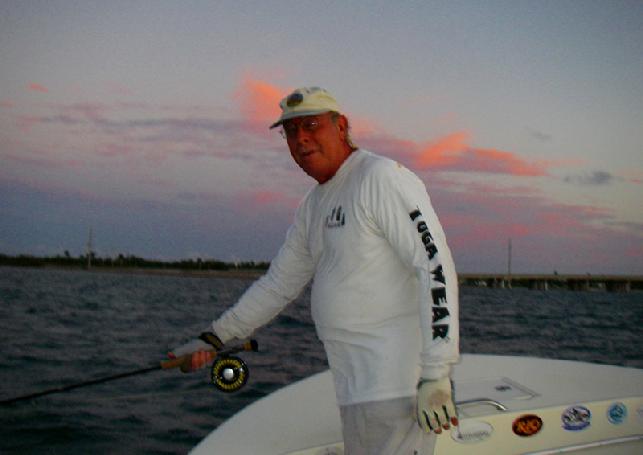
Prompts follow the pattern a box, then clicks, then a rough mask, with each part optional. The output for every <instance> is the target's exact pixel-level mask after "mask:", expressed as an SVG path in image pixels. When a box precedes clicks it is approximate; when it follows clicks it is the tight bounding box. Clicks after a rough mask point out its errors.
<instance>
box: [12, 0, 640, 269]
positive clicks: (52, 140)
mask: <svg viewBox="0 0 643 455" xmlns="http://www.w3.org/2000/svg"><path fill="white" fill-rule="evenodd" d="M641 43H643V2H641V1H619V0H611V1H592V0H583V1H566V0H560V1H544V0H543V1H485V2H479V1H473V0H472V1H458V0H451V1H399V2H390V1H365V0H364V1H342V2H340V1H337V2H335V1H321V0H317V1H314V2H309V1H297V2H291V1H288V2H286V1H283V2H281V1H238V0H237V1H216V2H214V1H180V2H179V1H163V0H154V1H111V0H110V1H108V2H105V1H89V0H84V1H58V0H50V1H30V0H4V1H2V2H0V253H4V254H11V255H17V254H32V255H58V254H60V255H62V254H64V252H65V251H69V252H70V253H71V254H72V255H80V254H84V251H85V248H86V244H87V241H88V235H89V231H90V229H91V230H92V232H93V246H94V250H95V251H96V253H97V254H98V255H99V256H103V257H105V256H110V257H116V256H118V255H119V254H124V255H130V254H132V255H136V256H140V257H145V258H150V259H152V258H154V259H162V260H171V259H183V258H193V259H196V258H203V259H218V260H224V261H239V260H243V261H246V260H248V261H251V260H256V261H264V260H270V259H271V258H272V257H273V256H274V255H275V254H276V252H277V251H278V249H279V247H280V245H281V243H282V242H283V239H284V237H285V232H286V230H287V228H288V226H289V225H290V223H291V222H292V219H293V215H294V212H295V210H296V207H297V205H298V203H299V201H300V200H301V198H302V197H303V196H304V195H305V193H306V192H307V191H308V189H309V188H310V187H311V186H313V185H314V184H315V182H314V181H313V180H312V179H311V178H310V177H308V176H307V175H305V174H304V173H303V172H302V171H301V170H300V169H299V168H298V167H297V165H296V164H295V163H294V162H292V159H291V158H290V155H289V153H288V150H287V147H286V144H285V142H284V140H283V138H282V137H281V136H280V135H279V134H278V132H277V131H275V130H269V129H268V126H269V125H270V124H271V123H272V122H273V121H274V120H276V118H277V117H278V116H279V108H278V102H279V100H280V99H281V98H282V97H283V96H285V95H287V94H288V93H289V92H290V91H291V90H293V89H294V88H297V87H300V86H321V87H324V88H326V89H327V90H329V91H330V92H331V93H332V94H333V95H334V96H335V97H336V98H337V100H338V102H339V104H340V106H341V107H342V111H343V113H344V114H346V115H347V116H348V118H349V120H350V122H351V128H352V135H353V138H354V140H355V142H356V143H357V144H358V145H359V146H360V147H363V148H365V149H367V150H370V151H372V152H375V153H378V154H382V155H385V156H388V157H390V158H393V159H395V160H397V161H399V162H400V163H402V164H403V165H405V166H407V167H409V168H410V169H411V170H413V171H414V172H415V173H416V174H417V175H418V176H419V177H420V178H421V179H422V180H423V181H424V183H425V184H426V187H427V190H428V192H429V194H430V197H431V200H432V203H433V205H434V207H435V209H436V211H437V213H438V216H439V217H440V220H441V222H442V224H443V226H444V229H445V232H446V235H447V241H448V243H449V246H450V248H451V250H452V252H453V255H454V258H455V262H456V267H457V269H458V270H459V271H460V272H466V273H502V272H505V271H507V268H508V242H509V239H511V243H512V264H511V267H512V272H514V273H553V272H558V273H582V274H584V273H591V274H603V273H604V274H639V275H640V274H643V202H642V201H643V153H642V152H643V54H642V53H641Z"/></svg>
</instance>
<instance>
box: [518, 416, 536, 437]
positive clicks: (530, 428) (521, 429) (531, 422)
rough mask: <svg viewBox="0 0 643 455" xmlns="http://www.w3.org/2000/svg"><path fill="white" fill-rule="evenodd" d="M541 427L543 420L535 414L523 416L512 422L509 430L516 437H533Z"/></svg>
mask: <svg viewBox="0 0 643 455" xmlns="http://www.w3.org/2000/svg"><path fill="white" fill-rule="evenodd" d="M542 427H543V419H541V418H540V417H538V416H537V415H536V414H525V415H521V416H520V417H518V418H517V419H516V420H514V422H513V424H512V425H511V428H512V430H513V432H514V433H515V434H517V435H518V436H523V437H526V436H533V435H535V434H536V433H538V432H539V431H540V430H541V428H542Z"/></svg>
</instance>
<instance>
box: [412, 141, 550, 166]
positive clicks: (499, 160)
mask: <svg viewBox="0 0 643 455" xmlns="http://www.w3.org/2000/svg"><path fill="white" fill-rule="evenodd" d="M469 141H470V133H468V132H466V131H458V132H455V133H451V134H448V135H446V136H443V137H441V138H439V139H438V140H436V141H433V142H430V143H428V144H426V145H424V146H423V147H422V148H421V150H420V152H419V153H418V154H417V155H416V157H415V159H414V165H415V166H416V167H417V168H418V169H421V170H434V171H435V170H443V171H463V172H480V173H491V174H506V175H515V176H523V177H536V176H543V175H547V168H548V163H546V162H530V161H527V160H525V159H523V158H521V157H520V156H518V155H517V154H516V153H513V152H507V151H502V150H496V149H484V148H475V147H471V146H469Z"/></svg>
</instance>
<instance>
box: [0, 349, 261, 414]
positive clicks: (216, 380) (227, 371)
mask: <svg viewBox="0 0 643 455" xmlns="http://www.w3.org/2000/svg"><path fill="white" fill-rule="evenodd" d="M258 350H259V346H258V344H257V341H256V340H249V341H246V342H245V343H243V344H241V345H238V346H232V347H230V348H228V349H222V350H221V351H219V352H215V360H214V363H213V364H212V376H211V379H212V382H213V384H214V385H215V387H217V388H218V389H219V390H222V391H223V392H235V391H237V390H239V389H240V388H241V387H243V386H244V385H245V383H246V382H247V381H248V367H247V366H246V364H245V363H244V362H243V360H241V359H240V358H238V357H234V356H232V355H231V354H236V353H237V352H244V351H245V352H247V351H253V352H256V351H258ZM213 352H214V350H213ZM189 357H190V355H189V354H188V355H184V356H181V357H177V358H176V359H170V360H163V361H162V362H161V363H160V364H155V365H153V366H149V367H147V368H142V369H139V370H134V371H128V372H126V373H120V374H115V375H113V376H107V377H104V378H98V379H92V380H90V381H85V382H80V383H77V384H70V385H66V386H61V387H55V388H53V389H48V390H43V391H41V392H36V393H30V394H28V395H22V396H19V397H15V398H10V399H8V400H2V401H0V405H6V404H12V403H16V402H18V401H24V400H31V399H33V398H38V397H42V396H45V395H52V394H54V393H61V392H67V391H69V390H74V389H79V388H81V387H87V386H90V385H96V384H102V383H104V382H110V381H114V380H116V379H122V378H127V377H130V376H136V375H139V374H145V373H149V372H150V371H157V370H168V369H171V368H177V367H180V366H181V365H182V364H183V362H185V361H186V358H187V360H189Z"/></svg>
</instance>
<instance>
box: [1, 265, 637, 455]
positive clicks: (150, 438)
mask: <svg viewBox="0 0 643 455" xmlns="http://www.w3.org/2000/svg"><path fill="white" fill-rule="evenodd" d="M250 284H251V282H250V281H246V280H241V279H230V278H201V277H182V276H153V275H129V274H112V273H89V272H83V271H66V270H52V269H18V268H6V267H0V353H1V355H0V400H4V399H9V398H12V397H15V396H19V395H23V394H28V393H32V392H37V391H41V390H45V389H49V388H53V387H58V386H62V385H67V384H73V383H78V382H84V381H87V380H91V379H95V378H100V377H105V376H111V375H114V374H117V373H121V372H127V371H131V370H137V369H140V368H144V367H146V366H152V365H157V364H158V362H159V361H160V360H163V359H164V358H165V354H166V352H167V351H168V350H170V349H172V348H173V347H175V346H176V345H178V344H180V343H182V342H183V341H187V340H189V339H190V338H191V337H192V336H194V335H195V334H198V333H200V332H201V331H202V329H204V328H205V327H206V326H207V325H208V323H209V322H210V321H211V320H212V319H213V318H214V317H215V316H218V315H219V314H220V313H221V312H222V311H223V310H224V309H225V308H227V307H228V306H229V305H231V304H232V303H233V302H234V301H235V300H236V299H237V298H238V297H239V296H240V295H241V294H242V292H243V291H244V290H245V289H246V288H247V287H248V286H249V285H250ZM460 292H461V302H460V313H461V321H460V329H461V330H460V332H461V351H462V352H469V353H485V354H505V355H529V356H536V357H546V358H556V359H571V360H583V361H589V362H596V363H606V364H614V365H623V366H629V367H637V368H643V349H642V347H643V343H642V340H643V328H642V327H643V292H641V291H636V292H631V293H627V294H615V293H606V292H572V291H562V290H561V291H532V290H527V289H522V288H514V289H486V288H468V287H465V288H462V289H461V291H460ZM308 298H309V295H308V293H307V292H306V293H304V295H303V296H302V297H301V298H299V299H298V300H297V301H295V302H293V303H292V304H291V305H290V306H289V307H288V308H287V309H286V310H285V311H284V312H283V313H282V314H281V315H280V316H278V317H277V318H276V319H275V320H274V321H272V322H271V323H270V324H269V325H268V326H266V327H264V328H262V329H260V330H259V331H258V332H257V333H256V334H255V338H256V339H257V340H258V342H259V347H260V352H258V353H244V354H242V357H243V359H244V360H245V361H246V363H247V364H248V366H249V369H250V379H249V381H248V384H247V385H246V387H245V388H244V389H242V390H241V391H239V392H237V393H234V394H224V393H221V392H219V391H218V390H216V389H215V388H214V387H213V386H212V385H210V384H209V379H208V372H207V370H203V371H199V372H197V373H193V374H181V373H180V372H178V371H154V372H150V373H147V374H144V375H139V376H134V377H130V378H126V379H120V380H117V381H112V382H109V383H105V384H101V385H95V386H90V387H85V388H81V389H76V390H74V391H69V392H65V393H60V394H55V395H49V396H46V397H41V398H36V399H33V400H30V401H24V402H18V403H15V404H12V405H8V406H2V407H0V453H3V454H4V453H16V454H18V453H19V454H31V453H34V454H35V453H38V454H42V453H51V454H89V453H92V454H102V453H105V454H112V453H113V454H124V453H127V454H155V453H159V454H161V453H167V454H175V453H178V454H181V453H186V452H187V451H188V450H189V449H190V448H191V447H193V446H194V445H195V444H196V443H197V442H198V441H199V440H201V439H202V438H203V437H205V436H206V435H207V434H208V433H209V432H210V431H212V430H213V429H214V428H216V427H217V426H218V425H219V424H220V423H221V422H223V421H224V420H225V419H227V418H228V417H230V416H231V415H233V414H234V413H235V412H237V411H238V410H240V409H241V408H243V407H244V406H246V405H248V404H249V403H251V402H253V401H255V400H257V399H258V398H261V397H263V396H265V395H266V394H269V393H271V392H273V391H274V390H276V389H278V388H280V387H282V386H284V385H286V384H289V383H291V382H293V381H296V380H299V379H302V378H304V377H307V376H309V375H311V374H313V373H317V372H319V371H322V370H324V369H326V360H325V356H324V352H323V349H322V346H321V344H320V342H319V341H318V340H317V338H316V335H315V330H314V327H313V324H312V321H311V320H310V317H309V312H308Z"/></svg>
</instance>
